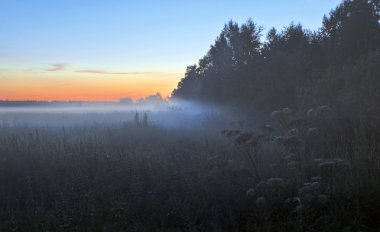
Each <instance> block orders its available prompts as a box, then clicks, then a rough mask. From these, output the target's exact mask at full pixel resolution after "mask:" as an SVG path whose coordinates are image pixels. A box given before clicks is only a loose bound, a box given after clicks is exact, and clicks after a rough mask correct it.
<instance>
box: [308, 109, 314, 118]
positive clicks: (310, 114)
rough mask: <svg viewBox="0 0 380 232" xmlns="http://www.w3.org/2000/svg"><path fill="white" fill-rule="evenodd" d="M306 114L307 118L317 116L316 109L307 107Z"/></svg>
mask: <svg viewBox="0 0 380 232" xmlns="http://www.w3.org/2000/svg"><path fill="white" fill-rule="evenodd" d="M306 116H307V117H308V118H315V117H316V116H317V111H316V110H314V109H309V110H308V111H307V112H306Z"/></svg>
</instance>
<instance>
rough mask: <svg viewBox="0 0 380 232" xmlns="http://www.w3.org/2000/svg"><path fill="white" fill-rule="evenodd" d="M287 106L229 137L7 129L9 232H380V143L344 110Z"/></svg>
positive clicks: (0, 153) (4, 179) (0, 214)
mask: <svg viewBox="0 0 380 232" xmlns="http://www.w3.org/2000/svg"><path fill="white" fill-rule="evenodd" d="M320 110H321V109H320ZM278 112H281V113H275V114H272V116H273V121H272V123H271V125H269V124H267V125H264V126H263V127H262V128H261V129H256V130H252V129H251V127H248V126H246V125H245V124H244V122H237V123H234V124H232V125H231V127H230V128H227V127H226V128H225V129H226V130H224V132H223V134H221V133H219V132H220V130H219V129H217V130H216V129H215V128H217V127H216V126H215V125H212V123H211V121H208V122H205V124H204V127H203V128H198V129H181V128H177V129H175V128H172V129H164V128H161V127H158V126H154V125H153V124H137V123H124V124H117V125H107V124H93V125H90V124H87V125H82V126H78V125H76V126H71V127H61V128H59V127H32V126H28V125H26V124H19V125H15V126H10V125H5V124H3V125H2V126H0V183H1V184H0V221H1V224H0V230H1V231H280V230H281V231H360V230H361V231H366V230H376V229H378V228H379V226H380V223H379V221H380V220H379V219H380V185H379V183H380V172H379V170H380V163H379V162H380V159H379V148H380V146H379V143H378V142H369V141H368V139H367V138H366V136H365V135H364V134H365V132H364V131H361V130H360V129H358V130H357V131H354V132H353V134H350V135H347V136H344V134H342V133H340V130H345V129H344V127H342V126H341V125H338V124H337V123H335V121H334V120H337V119H336V116H335V115H333V114H331V115H330V114H328V113H327V114H326V115H325V116H316V115H314V116H310V115H309V117H308V116H307V115H306V113H292V112H291V111H288V109H285V110H279V111H278ZM268 121H269V120H268ZM338 121H339V120H338ZM220 129H221V128H220Z"/></svg>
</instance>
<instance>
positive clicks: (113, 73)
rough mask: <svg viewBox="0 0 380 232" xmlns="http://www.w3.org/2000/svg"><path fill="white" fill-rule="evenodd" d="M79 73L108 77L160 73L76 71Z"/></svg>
mask: <svg viewBox="0 0 380 232" xmlns="http://www.w3.org/2000/svg"><path fill="white" fill-rule="evenodd" d="M75 72H77V73H92V74H108V75H141V74H157V73H159V72H110V71H107V70H98V69H81V70H76V71H75Z"/></svg>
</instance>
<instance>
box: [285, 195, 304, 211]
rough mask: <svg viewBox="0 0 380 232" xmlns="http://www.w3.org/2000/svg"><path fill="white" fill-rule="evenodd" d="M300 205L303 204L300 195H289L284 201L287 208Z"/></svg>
mask: <svg viewBox="0 0 380 232" xmlns="http://www.w3.org/2000/svg"><path fill="white" fill-rule="evenodd" d="M299 205H301V199H300V198H299V197H289V198H288V199H286V200H285V202H284V206H285V208H286V209H294V208H296V207H298V206H299Z"/></svg>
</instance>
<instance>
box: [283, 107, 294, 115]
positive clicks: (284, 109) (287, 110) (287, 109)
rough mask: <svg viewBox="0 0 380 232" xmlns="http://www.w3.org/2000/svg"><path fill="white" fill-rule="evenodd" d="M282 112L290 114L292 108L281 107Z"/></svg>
mask: <svg viewBox="0 0 380 232" xmlns="http://www.w3.org/2000/svg"><path fill="white" fill-rule="evenodd" d="M282 112H283V113H285V114H291V113H292V110H291V109H289V108H283V109H282Z"/></svg>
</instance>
